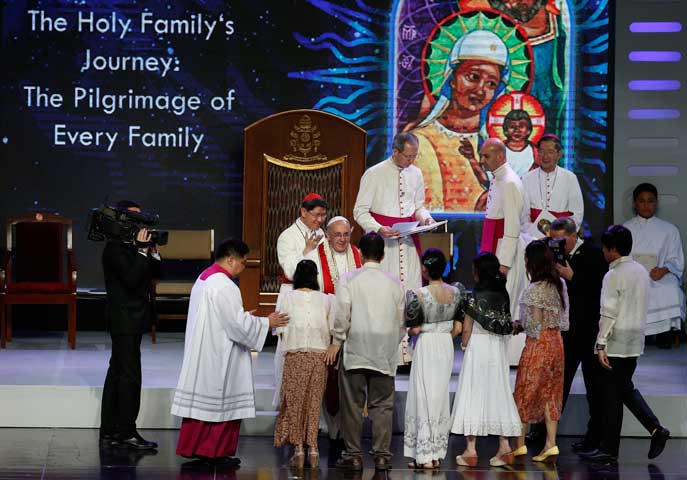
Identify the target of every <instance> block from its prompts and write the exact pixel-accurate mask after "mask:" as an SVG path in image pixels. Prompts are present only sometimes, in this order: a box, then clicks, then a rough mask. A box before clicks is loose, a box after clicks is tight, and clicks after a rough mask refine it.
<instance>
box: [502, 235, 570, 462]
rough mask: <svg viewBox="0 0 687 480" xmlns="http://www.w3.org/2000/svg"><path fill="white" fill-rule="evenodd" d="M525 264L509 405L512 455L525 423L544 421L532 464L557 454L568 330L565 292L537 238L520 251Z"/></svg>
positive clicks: (519, 451) (520, 450)
mask: <svg viewBox="0 0 687 480" xmlns="http://www.w3.org/2000/svg"><path fill="white" fill-rule="evenodd" d="M525 268H526V269H527V274H528V276H529V278H530V282H531V283H530V285H529V286H528V287H527V289H525V291H524V292H523V293H522V297H520V322H519V325H518V326H517V327H519V328H520V329H524V331H525V334H526V335H527V340H526V343H525V349H524V350H523V351H522V356H521V357H520V365H519V366H518V376H517V379H516V381H515V395H514V396H515V403H516V405H517V406H518V412H519V413H520V419H521V420H522V423H523V431H522V435H521V436H520V437H519V438H518V440H517V442H516V445H517V447H518V448H517V449H516V450H515V451H514V452H513V453H514V454H515V455H516V456H519V455H524V454H526V453H527V447H526V446H525V432H526V429H527V425H528V424H532V423H541V422H542V421H544V423H545V425H546V442H545V443H544V448H543V449H542V451H541V452H540V453H539V455H537V456H535V457H533V458H532V460H534V461H535V462H543V461H546V460H547V459H548V458H550V457H554V458H555V456H557V455H558V453H559V451H558V447H557V446H556V432H557V429H558V420H559V419H560V417H561V410H562V407H563V372H564V362H565V359H564V357H563V339H562V337H561V330H568V327H569V322H568V307H569V305H568V291H567V288H566V286H565V282H564V281H563V280H562V279H561V278H560V276H559V274H558V271H557V270H556V266H555V263H554V260H553V254H552V252H551V250H550V249H549V247H548V246H547V245H546V242H544V241H542V240H537V241H534V242H532V243H530V244H529V245H528V246H527V248H526V249H525Z"/></svg>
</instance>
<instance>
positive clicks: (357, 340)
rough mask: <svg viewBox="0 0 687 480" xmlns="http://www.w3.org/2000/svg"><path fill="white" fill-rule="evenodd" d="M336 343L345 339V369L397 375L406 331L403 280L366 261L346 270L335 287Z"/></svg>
mask: <svg viewBox="0 0 687 480" xmlns="http://www.w3.org/2000/svg"><path fill="white" fill-rule="evenodd" d="M336 303H337V307H336V320H335V321H334V329H333V333H334V339H333V342H332V343H334V344H335V345H341V344H342V343H343V345H344V346H343V365H344V368H345V369H346V370H351V369H355V368H365V369H368V370H375V371H377V372H380V373H383V374H384V375H390V376H392V377H393V376H395V375H396V366H397V365H398V362H399V360H400V358H399V355H398V347H399V345H400V343H401V339H402V338H403V336H404V335H405V325H404V322H403V313H404V309H405V294H404V289H403V286H402V285H401V282H400V281H399V280H398V279H397V278H395V277H393V276H392V275H391V274H389V273H387V272H385V271H384V270H382V268H381V265H380V264H379V263H374V262H367V263H365V264H364V265H363V266H362V268H359V269H357V270H354V271H352V272H349V273H347V274H345V275H344V276H343V277H341V280H339V284H338V285H337V287H336Z"/></svg>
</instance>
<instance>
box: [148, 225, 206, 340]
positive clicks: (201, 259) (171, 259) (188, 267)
mask: <svg viewBox="0 0 687 480" xmlns="http://www.w3.org/2000/svg"><path fill="white" fill-rule="evenodd" d="M159 250H160V257H161V258H162V266H161V267H162V268H161V272H162V274H161V278H160V279H156V280H154V281H153V295H154V300H155V303H156V309H155V310H156V311H157V303H158V300H186V299H188V298H189V297H190V296H191V289H192V288H193V284H194V283H195V281H196V278H197V277H198V275H199V274H200V271H202V269H204V268H206V267H207V266H208V265H209V264H210V263H211V262H212V258H213V252H214V251H215V231H214V230H170V231H169V241H168V243H167V245H161V246H160V247H159ZM199 264H200V265H199ZM156 318H157V320H156V321H155V322H153V325H152V331H151V335H152V340H153V343H156V342H157V323H158V322H159V321H160V320H184V319H186V313H162V314H161V313H158V314H157V315H156Z"/></svg>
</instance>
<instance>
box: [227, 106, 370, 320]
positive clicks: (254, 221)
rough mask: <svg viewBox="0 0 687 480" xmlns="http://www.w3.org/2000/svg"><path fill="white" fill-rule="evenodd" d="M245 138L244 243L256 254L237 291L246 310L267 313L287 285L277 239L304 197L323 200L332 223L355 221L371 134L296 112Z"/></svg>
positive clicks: (331, 118) (261, 124)
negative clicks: (282, 285)
mask: <svg viewBox="0 0 687 480" xmlns="http://www.w3.org/2000/svg"><path fill="white" fill-rule="evenodd" d="M244 138H245V140H244V177H243V239H244V241H245V242H246V243H247V244H248V246H249V247H250V249H251V252H250V254H249V257H248V265H247V270H248V271H247V272H245V273H244V274H242V276H241V281H240V282H239V285H240V287H241V292H242V294H243V301H244V305H245V306H246V308H248V309H253V308H256V307H266V308H267V307H270V306H273V305H274V302H275V301H276V296H277V292H278V291H279V286H280V283H281V282H280V277H281V268H280V266H279V263H278V261H277V238H278V237H279V234H280V233H281V232H282V231H283V230H284V229H286V228H287V227H288V226H289V225H291V224H292V223H293V222H294V220H295V219H296V218H298V215H299V207H300V205H301V202H302V201H303V197H304V196H305V195H306V194H308V193H310V192H316V193H319V194H320V195H322V196H323V197H324V199H325V200H326V201H327V203H328V204H329V206H330V208H329V212H328V213H329V216H333V215H344V216H346V217H347V218H349V219H352V216H353V206H354V204H355V199H356V196H357V194H358V188H359V186H360V177H361V176H362V174H363V172H364V170H365V148H366V142H367V134H366V132H365V130H363V129H361V128H360V127H359V126H357V125H355V124H354V123H352V122H349V121H348V120H345V119H343V118H341V117H337V116H336V115H332V114H330V113H326V112H321V111H317V110H291V111H288V112H281V113H278V114H275V115H272V116H270V117H267V118H264V119H262V120H259V121H257V122H255V123H254V124H252V125H250V126H248V127H246V130H245V137H244ZM357 233H358V231H357V230H356V234H357ZM259 313H260V314H262V313H265V312H264V311H260V312H259Z"/></svg>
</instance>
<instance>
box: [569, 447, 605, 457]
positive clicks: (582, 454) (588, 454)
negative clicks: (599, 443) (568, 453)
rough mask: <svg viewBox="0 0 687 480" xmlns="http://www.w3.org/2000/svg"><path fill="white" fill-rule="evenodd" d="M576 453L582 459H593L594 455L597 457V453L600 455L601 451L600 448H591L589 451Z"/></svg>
mask: <svg viewBox="0 0 687 480" xmlns="http://www.w3.org/2000/svg"><path fill="white" fill-rule="evenodd" d="M575 453H577V454H578V455H579V456H580V457H582V458H587V457H591V456H592V455H596V454H597V453H599V449H598V448H590V449H589V450H581V451H579V452H575Z"/></svg>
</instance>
